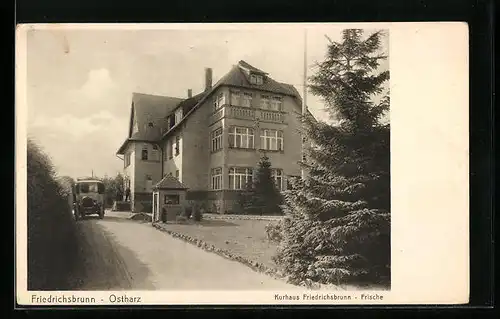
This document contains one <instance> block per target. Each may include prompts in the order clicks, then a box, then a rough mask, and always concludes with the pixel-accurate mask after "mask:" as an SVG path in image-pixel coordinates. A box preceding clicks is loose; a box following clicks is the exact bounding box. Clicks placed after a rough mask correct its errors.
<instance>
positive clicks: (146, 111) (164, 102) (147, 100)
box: [129, 92, 184, 140]
mask: <svg viewBox="0 0 500 319" xmlns="http://www.w3.org/2000/svg"><path fill="white" fill-rule="evenodd" d="M183 100H184V99H181V98H176V97H170V96H161V95H152V94H144V93H136V92H134V93H133V94H132V108H133V110H134V114H133V115H134V117H135V120H136V121H137V125H138V129H139V131H138V132H136V133H135V134H134V136H132V135H129V137H132V138H142V139H150V140H157V139H158V138H159V137H161V130H162V129H165V128H167V123H166V121H163V120H162V119H163V118H165V117H166V116H167V115H168V114H169V113H170V112H171V111H173V110H174V109H175V107H176V106H177V105H178V104H179V103H180V102H182V101H183ZM150 122H151V123H153V127H149V126H148V123H150ZM131 124H132V123H131ZM131 129H132V128H131Z"/></svg>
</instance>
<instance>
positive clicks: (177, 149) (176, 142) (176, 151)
mask: <svg viewBox="0 0 500 319" xmlns="http://www.w3.org/2000/svg"><path fill="white" fill-rule="evenodd" d="M180 143H181V137H180V135H177V136H176V137H175V156H177V155H179V149H180Z"/></svg>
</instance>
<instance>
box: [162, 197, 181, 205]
mask: <svg viewBox="0 0 500 319" xmlns="http://www.w3.org/2000/svg"><path fill="white" fill-rule="evenodd" d="M179 202H180V201H179V195H165V196H164V197H163V204H170V205H179Z"/></svg>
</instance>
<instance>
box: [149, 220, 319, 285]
mask: <svg viewBox="0 0 500 319" xmlns="http://www.w3.org/2000/svg"><path fill="white" fill-rule="evenodd" d="M205 216H206V215H203V217H205ZM153 227H155V228H156V229H158V230H160V231H162V232H165V233H167V234H169V235H171V236H172V237H174V238H178V239H181V240H183V241H185V242H187V243H190V244H192V245H195V246H197V247H199V248H201V249H203V250H205V251H208V252H211V253H215V254H217V255H219V256H221V257H223V258H226V259H228V260H232V261H237V262H240V263H242V264H244V265H245V266H248V267H250V268H251V269H252V270H254V271H257V272H260V273H263V274H266V275H268V276H271V277H273V278H275V279H279V280H285V281H286V282H287V283H289V284H293V283H291V282H290V281H289V279H288V276H285V275H284V274H283V272H281V271H279V270H277V269H274V268H270V267H267V266H265V265H263V264H261V263H258V262H255V261H252V260H249V259H247V258H244V257H242V256H238V255H236V254H233V253H231V252H229V251H227V250H224V249H221V248H219V247H216V246H214V245H210V244H208V243H206V242H205V241H203V240H201V239H198V238H193V237H191V236H188V235H185V234H181V233H178V232H175V231H172V230H168V229H166V228H165V227H164V225H162V223H154V224H153ZM294 285H295V284H294ZM296 286H299V287H300V286H302V287H306V288H309V289H319V288H320V287H321V285H319V284H317V283H314V282H312V281H310V280H308V281H307V282H306V281H304V282H302V283H300V284H299V285H296Z"/></svg>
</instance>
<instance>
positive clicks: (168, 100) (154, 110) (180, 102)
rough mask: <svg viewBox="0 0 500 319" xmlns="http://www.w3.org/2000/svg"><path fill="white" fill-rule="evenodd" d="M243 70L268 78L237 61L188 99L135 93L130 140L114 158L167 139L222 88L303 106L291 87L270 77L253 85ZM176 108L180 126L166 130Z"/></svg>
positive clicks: (250, 66) (248, 65)
mask: <svg viewBox="0 0 500 319" xmlns="http://www.w3.org/2000/svg"><path fill="white" fill-rule="evenodd" d="M245 70H249V71H251V72H257V73H261V74H263V75H267V73H266V72H264V71H262V70H260V69H258V68H256V67H254V66H252V65H250V64H249V63H247V62H245V61H243V60H240V61H239V62H238V64H237V65H235V66H233V67H232V68H231V70H230V71H229V72H228V73H226V74H225V75H224V76H223V77H222V78H221V79H220V80H219V81H218V82H217V83H216V84H215V85H213V86H212V88H210V89H209V90H207V91H205V92H202V93H199V94H197V95H195V96H193V97H191V98H188V99H180V98H175V97H168V96H159V95H151V94H143V93H134V94H133V98H132V100H133V104H132V114H131V122H130V132H129V138H128V139H127V140H126V141H125V142H124V143H123V145H122V146H121V147H120V149H119V150H118V152H117V154H123V151H124V149H125V146H126V145H127V143H128V142H129V141H145V142H148V141H149V142H158V141H160V140H161V139H162V138H163V137H164V136H166V135H168V134H169V133H170V132H172V131H173V130H174V129H176V128H177V127H178V126H179V125H180V124H182V123H183V122H184V121H185V120H186V119H187V118H188V117H189V115H190V114H191V113H193V112H194V111H195V110H196V109H197V108H198V107H199V106H200V105H202V104H203V102H205V100H206V99H207V98H209V97H210V96H211V95H212V93H213V92H214V91H216V90H217V89H218V88H219V87H221V86H229V87H236V88H243V89H253V90H258V91H267V92H269V93H275V94H283V95H288V96H291V97H293V98H295V99H296V100H297V101H299V102H300V103H302V102H301V97H300V94H299V92H298V91H297V89H296V88H295V87H294V86H293V85H290V84H286V83H280V82H277V81H275V80H273V79H272V78H271V77H269V76H266V77H265V79H264V83H263V84H252V83H251V82H250V74H248V73H247V72H246V71H245ZM179 107H182V109H183V112H182V113H183V118H182V119H181V121H180V122H179V123H177V124H175V125H174V126H173V127H171V128H170V129H169V128H168V122H167V117H168V116H169V115H171V114H172V113H173V112H175V110H176V109H178V108H179ZM132 116H135V117H136V121H137V123H138V132H136V133H134V134H133V135H132V124H133V122H132V120H133V117H132ZM150 121H151V122H153V127H148V125H147V124H148V122H150Z"/></svg>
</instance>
